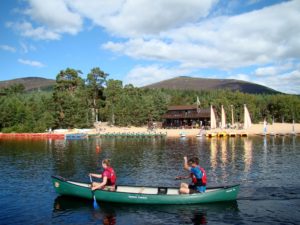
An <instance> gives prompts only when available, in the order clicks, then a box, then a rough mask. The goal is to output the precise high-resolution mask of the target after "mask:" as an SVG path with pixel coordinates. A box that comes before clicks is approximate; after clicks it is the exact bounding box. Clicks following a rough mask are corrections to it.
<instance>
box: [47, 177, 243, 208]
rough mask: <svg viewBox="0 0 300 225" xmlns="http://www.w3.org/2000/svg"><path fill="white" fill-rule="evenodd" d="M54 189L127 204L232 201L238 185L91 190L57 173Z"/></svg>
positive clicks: (76, 195)
mask: <svg viewBox="0 0 300 225" xmlns="http://www.w3.org/2000/svg"><path fill="white" fill-rule="evenodd" d="M52 183H53V186H54V188H55V191H56V192H57V193H58V194H60V195H62V196H73V197H80V198H85V199H93V194H94V195H95V198H96V200H98V201H104V202H115V203H127V204H163V205H167V204H200V203H211V202H223V201H234V200H236V198H237V195H238V192H239V187H240V185H239V184H237V185H229V186H219V187H207V189H206V192H205V193H194V194H179V188H178V187H147V186H145V187H144V186H126V185H118V186H116V191H106V190H96V191H94V192H92V191H91V184H90V183H83V182H75V181H71V180H68V179H66V178H63V177H60V176H52Z"/></svg>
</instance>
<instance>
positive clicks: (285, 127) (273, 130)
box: [69, 123, 300, 137]
mask: <svg viewBox="0 0 300 225" xmlns="http://www.w3.org/2000/svg"><path fill="white" fill-rule="evenodd" d="M80 131H82V130H79V129H75V130H69V133H73V132H74V133H78V132H80ZM224 131H225V132H226V133H227V134H229V133H232V134H236V135H241V134H244V135H247V136H251V135H264V125H263V124H252V126H251V127H250V128H248V129H220V128H217V129H211V130H203V131H202V133H203V134H206V133H219V132H224ZM86 132H87V133H89V134H96V133H100V134H108V133H110V134H111V133H115V134H116V133H144V134H145V133H149V130H148V129H147V127H146V126H145V127H117V126H108V125H106V124H105V123H103V124H101V125H99V126H98V127H97V129H89V130H86ZM150 132H156V133H162V134H166V135H167V137H180V135H181V134H182V133H184V134H185V135H186V136H187V137H195V136H196V135H197V134H199V132H200V129H160V128H158V129H155V130H153V131H150ZM290 134H297V135H300V123H295V124H294V125H293V124H291V123H274V124H269V125H267V127H266V135H290Z"/></svg>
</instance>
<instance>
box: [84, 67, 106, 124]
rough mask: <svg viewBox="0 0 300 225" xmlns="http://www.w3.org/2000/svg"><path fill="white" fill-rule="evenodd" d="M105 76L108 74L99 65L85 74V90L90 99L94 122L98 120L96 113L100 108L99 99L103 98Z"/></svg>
mask: <svg viewBox="0 0 300 225" xmlns="http://www.w3.org/2000/svg"><path fill="white" fill-rule="evenodd" d="M107 76H108V74H107V73H105V72H103V71H102V70H101V69H100V68H99V67H96V68H93V69H92V70H91V72H90V73H89V74H88V75H87V79H86V84H87V90H88V95H89V98H90V99H91V101H90V105H91V108H92V115H93V118H94V121H95V122H98V113H99V108H100V102H99V101H101V100H104V96H103V90H104V85H105V84H106V78H107Z"/></svg>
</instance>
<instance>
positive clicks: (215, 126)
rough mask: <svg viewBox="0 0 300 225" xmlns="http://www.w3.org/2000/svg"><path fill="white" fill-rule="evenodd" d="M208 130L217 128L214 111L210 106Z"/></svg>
mask: <svg viewBox="0 0 300 225" xmlns="http://www.w3.org/2000/svg"><path fill="white" fill-rule="evenodd" d="M210 128H211V129H215V128H217V121H216V116H215V111H214V109H213V107H212V105H211V106H210Z"/></svg>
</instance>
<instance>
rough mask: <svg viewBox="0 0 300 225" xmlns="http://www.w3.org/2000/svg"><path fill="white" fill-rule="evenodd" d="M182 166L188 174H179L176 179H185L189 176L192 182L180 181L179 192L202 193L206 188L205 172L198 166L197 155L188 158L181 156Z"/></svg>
mask: <svg viewBox="0 0 300 225" xmlns="http://www.w3.org/2000/svg"><path fill="white" fill-rule="evenodd" d="M183 160H184V165H183V168H184V169H185V170H187V171H189V172H190V175H189V176H179V177H176V179H186V178H189V177H191V178H192V184H187V183H181V185H180V189H179V192H180V193H181V194H193V193H198V192H200V193H202V192H205V190H206V180H207V179H206V172H205V170H204V169H203V168H202V167H200V166H199V159H198V158H197V157H193V158H190V159H189V160H188V159H187V157H186V156H185V157H183Z"/></svg>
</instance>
